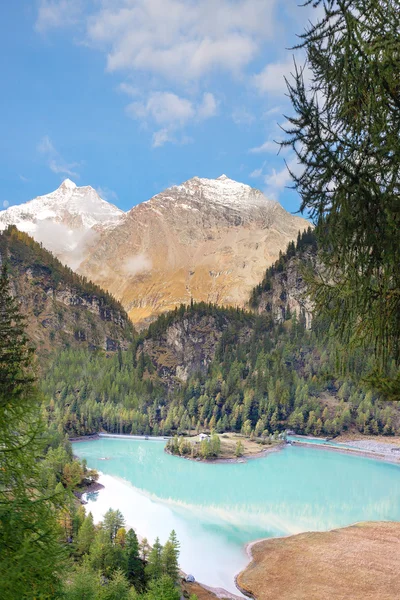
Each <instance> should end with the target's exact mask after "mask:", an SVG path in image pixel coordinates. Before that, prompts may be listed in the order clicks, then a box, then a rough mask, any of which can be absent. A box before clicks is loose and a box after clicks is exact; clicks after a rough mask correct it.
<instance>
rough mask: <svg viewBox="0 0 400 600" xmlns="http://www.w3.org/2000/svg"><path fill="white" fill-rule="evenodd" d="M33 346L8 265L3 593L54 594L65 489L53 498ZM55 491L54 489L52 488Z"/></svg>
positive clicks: (0, 407)
mask: <svg viewBox="0 0 400 600" xmlns="http://www.w3.org/2000/svg"><path fill="white" fill-rule="evenodd" d="M31 365H32V350H31V348H30V347H29V344H28V339H27V337H26V334H25V322H24V319H23V317H22V316H21V314H20V312H19V309H18V305H17V301H16V299H14V298H13V296H12V294H11V291H10V285H9V280H8V274H7V269H6V267H5V266H3V268H2V271H1V275H0V440H1V444H0V557H1V559H0V597H1V598H2V599H3V600H8V599H10V600H11V599H14V598H27V597H35V596H36V597H43V598H45V597H54V596H55V595H56V590H57V589H58V587H59V572H60V569H61V564H62V551H61V546H60V545H59V543H58V535H59V528H58V525H57V523H56V513H55V509H56V508H57V506H58V505H60V503H61V502H62V501H63V498H62V496H63V492H62V493H61V494H60V495H59V496H58V495H53V497H52V498H50V497H48V493H47V491H48V490H47V484H46V485H44V484H43V478H42V476H41V467H40V463H39V458H40V457H41V456H42V455H43V445H44V443H45V440H44V438H43V423H42V420H41V414H40V398H39V394H38V392H37V390H36V387H35V384H34V377H33V371H32V366H31ZM51 493H52V494H54V492H53V490H52V491H51Z"/></svg>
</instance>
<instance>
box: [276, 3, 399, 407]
mask: <svg viewBox="0 0 400 600" xmlns="http://www.w3.org/2000/svg"><path fill="white" fill-rule="evenodd" d="M311 3H313V4H314V6H315V7H316V8H318V9H319V11H320V12H319V14H318V17H316V24H315V25H310V26H309V27H308V29H307V31H306V32H305V33H304V34H303V35H302V36H301V41H300V44H299V47H301V48H302V49H304V50H305V51H306V55H307V62H308V66H309V68H310V69H311V73H312V78H311V84H310V86H309V88H308V87H307V85H306V83H305V81H304V76H303V71H302V69H300V68H296V72H295V74H294V81H293V82H292V83H289V85H288V87H289V95H290V98H291V101H292V105H293V108H294V113H295V114H294V116H290V117H288V118H289V122H290V126H289V127H288V128H287V134H288V139H287V141H286V142H285V143H284V145H287V146H291V147H292V148H293V149H294V151H295V153H296V155H297V157H298V160H299V162H300V163H301V164H302V165H303V167H304V170H303V172H302V174H301V175H298V176H295V175H293V178H294V182H295V188H296V189H297V191H298V192H299V193H300V195H301V198H302V206H301V209H302V210H307V211H308V212H309V213H310V214H311V216H312V218H313V219H314V220H315V222H316V224H317V235H318V242H319V248H320V252H321V258H322V260H323V262H324V265H325V272H324V277H323V278H322V279H321V278H319V279H317V280H315V282H314V286H313V287H312V288H311V291H312V293H313V297H314V300H315V303H316V308H317V310H318V312H319V313H320V314H321V315H322V314H326V315H328V316H329V318H330V319H331V321H332V322H333V323H335V328H336V332H337V333H338V334H340V335H341V336H342V339H344V341H345V344H346V345H347V346H348V345H349V344H351V345H352V346H353V345H360V344H361V345H363V346H364V348H367V349H368V351H369V350H370V349H371V348H373V349H374V350H375V353H376V356H377V358H378V361H379V362H378V365H377V367H379V370H380V371H381V377H382V381H384V380H386V382H387V379H388V377H389V374H390V370H391V368H392V359H393V358H394V360H395V361H396V364H397V367H399V366H400V269H399V264H400V210H399V202H400V196H399V194H400V144H399V139H400V79H399V73H400V50H399V49H400V3H399V2H398V0H386V1H382V0H351V1H350V0H345V1H342V2H337V1H336V0H324V1H322V0H317V1H316V2H311V0H310V1H309V2H307V4H311ZM394 377H396V375H395V376H394ZM397 377H398V375H397ZM374 379H375V382H376V380H377V379H378V380H379V378H378V377H377V374H375V376H374ZM395 381H396V379H394V383H393V385H394V390H393V386H391V385H390V384H389V385H388V384H387V383H386V384H383V385H381V386H380V387H381V391H382V392H385V391H386V393H387V396H388V397H393V396H392V392H393V391H394V392H396V389H397V385H396V384H395ZM397 381H398V379H397ZM378 387H379V386H378ZM396 395H397V398H398V392H397V394H396Z"/></svg>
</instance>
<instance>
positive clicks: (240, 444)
mask: <svg viewBox="0 0 400 600" xmlns="http://www.w3.org/2000/svg"><path fill="white" fill-rule="evenodd" d="M243 454H244V446H243V442H242V440H238V441H237V442H236V448H235V456H236V457H237V458H240V457H241V456H243Z"/></svg>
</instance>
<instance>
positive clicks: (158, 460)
mask: <svg viewBox="0 0 400 600" xmlns="http://www.w3.org/2000/svg"><path fill="white" fill-rule="evenodd" d="M164 444H165V442H156V441H152V440H129V439H115V438H102V439H99V440H96V441H90V442H79V443H76V444H73V449H74V453H75V454H76V455H77V456H79V457H80V458H85V459H86V460H87V463H88V466H89V467H92V468H96V469H98V470H99V471H100V472H101V473H102V475H101V478H100V482H101V483H103V485H104V486H105V488H104V489H103V490H101V491H100V492H98V493H96V494H94V495H90V496H89V498H88V506H87V509H88V510H90V511H91V512H92V513H93V516H94V518H95V520H96V521H99V520H100V519H101V518H102V516H103V514H104V513H105V512H106V510H107V509H108V508H114V509H116V508H119V509H120V510H121V511H122V513H123V514H124V516H125V518H126V521H127V524H128V525H129V526H132V527H134V528H135V529H136V531H137V532H138V534H139V535H140V536H142V537H144V536H145V537H147V538H148V539H149V541H150V542H153V541H154V539H155V537H156V536H157V535H158V536H159V537H160V540H161V543H163V542H165V540H166V539H167V537H168V535H169V532H170V531H171V529H175V530H176V532H177V536H178V538H179V540H180V542H181V557H180V564H181V567H182V569H183V570H184V571H185V572H186V573H192V574H193V575H194V576H195V577H196V579H197V580H198V581H201V582H203V583H206V584H208V585H210V586H214V587H222V588H224V589H226V590H228V591H230V592H234V593H236V594H238V592H237V590H236V588H235V584H234V576H235V574H237V573H238V572H239V571H240V570H241V569H242V568H244V567H245V565H246V564H247V562H248V558H247V555H246V552H245V544H246V543H247V542H250V541H253V540H257V539H260V538H265V537H270V536H281V535H289V534H295V533H300V532H302V531H311V530H314V531H317V530H319V531H322V530H327V529H332V528H334V527H340V526H344V525H349V524H351V523H355V522H358V521H367V520H380V521H384V520H395V521H400V466H399V465H395V464H389V463H384V462H382V461H377V460H373V459H369V458H363V457H359V456H352V455H347V454H341V453H339V452H334V451H327V450H323V449H320V448H318V447H314V448H312V447H306V446H303V447H302V446H301V445H294V446H290V445H288V446H287V447H285V448H284V449H283V450H282V451H280V452H275V453H272V454H269V455H268V456H267V457H264V458H259V459H253V460H249V461H248V462H244V463H229V464H205V463H199V462H193V461H189V460H184V459H182V458H178V457H174V456H170V455H168V454H166V453H165V452H164ZM238 595H239V594H238Z"/></svg>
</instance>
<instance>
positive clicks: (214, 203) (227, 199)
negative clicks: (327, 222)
mask: <svg viewBox="0 0 400 600" xmlns="http://www.w3.org/2000/svg"><path fill="white" fill-rule="evenodd" d="M8 224H14V225H16V226H17V227H18V228H20V229H21V230H23V231H27V230H28V231H27V232H28V233H29V234H30V235H32V236H33V237H34V238H35V239H36V240H37V241H39V242H41V243H43V245H44V246H45V247H46V248H47V249H49V250H50V251H52V252H53V253H54V254H56V256H58V258H59V259H60V260H61V261H62V262H65V263H66V264H68V265H69V266H70V267H71V268H73V269H74V270H75V271H76V272H78V273H80V274H82V275H84V276H85V277H87V278H88V279H91V280H93V281H94V282H95V283H97V284H98V285H100V286H101V287H102V288H104V289H106V290H108V291H109V292H110V293H111V294H112V295H113V296H115V297H116V298H117V299H118V300H120V301H121V302H122V304H123V306H124V308H125V309H126V310H127V312H128V313H129V316H130V317H131V319H132V321H133V322H134V323H135V324H136V325H137V326H138V327H139V328H144V327H146V326H147V325H148V324H149V323H150V322H151V321H153V320H154V319H155V318H156V317H157V315H158V314H160V313H163V312H168V311H169V310H173V309H174V308H175V307H177V306H180V305H181V304H188V303H189V302H191V301H192V300H194V301H196V302H202V301H204V302H212V303H217V304H219V305H227V306H241V307H243V306H245V305H246V303H247V300H248V294H249V293H250V291H251V289H252V288H253V287H254V286H255V285H257V284H258V283H259V281H260V280H261V278H262V276H263V274H264V271H265V266H266V265H269V264H272V263H273V262H274V261H275V260H276V259H277V258H278V256H279V251H281V250H282V251H284V250H285V249H286V246H287V244H288V242H289V241H291V240H293V239H295V238H296V236H297V233H298V231H299V230H301V229H304V228H305V226H306V225H308V224H309V223H308V222H307V221H306V220H304V219H302V218H301V217H298V216H294V215H291V214H289V213H288V212H287V211H285V209H284V208H283V207H282V206H281V205H280V204H279V203H278V202H276V201H275V200H271V199H269V198H267V197H266V196H265V195H264V194H263V193H262V192H261V191H260V190H258V189H255V188H252V187H251V186H249V185H247V184H244V183H240V182H237V181H234V180H232V179H230V178H229V177H227V176H226V175H221V176H220V177H218V178H217V179H207V178H200V177H197V176H196V177H193V178H191V179H189V180H187V181H185V182H183V183H181V184H179V185H175V186H172V187H170V188H167V189H166V190H163V191H162V192H160V193H158V194H156V195H155V196H153V197H152V198H150V199H149V200H146V201H144V202H141V203H139V204H137V205H135V206H134V207H132V208H131V209H130V210H129V211H128V212H127V213H124V212H123V211H121V210H120V209H118V208H117V207H115V206H113V205H112V204H109V203H107V202H106V201H104V200H102V199H101V198H100V196H99V195H98V194H97V192H96V191H95V190H94V189H93V188H92V187H90V186H85V187H78V186H76V184H75V183H74V182H72V181H71V180H69V179H66V180H65V181H64V182H63V183H62V184H61V186H60V187H59V188H58V189H57V190H55V191H54V192H51V193H50V194H47V195H45V196H38V197H37V198H36V199H34V200H32V201H30V202H28V203H26V204H25V205H20V206H18V207H10V208H9V209H7V210H6V211H2V212H0V229H1V228H4V227H6V226H7V225H8Z"/></svg>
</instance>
